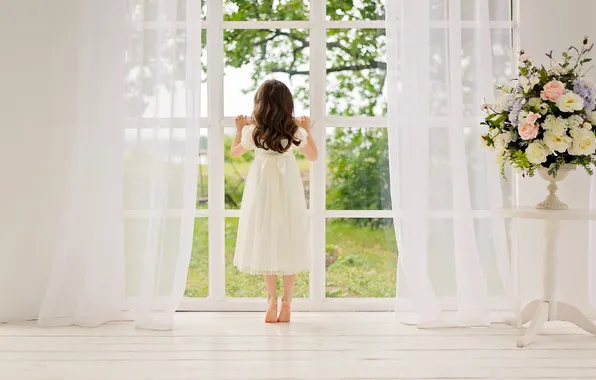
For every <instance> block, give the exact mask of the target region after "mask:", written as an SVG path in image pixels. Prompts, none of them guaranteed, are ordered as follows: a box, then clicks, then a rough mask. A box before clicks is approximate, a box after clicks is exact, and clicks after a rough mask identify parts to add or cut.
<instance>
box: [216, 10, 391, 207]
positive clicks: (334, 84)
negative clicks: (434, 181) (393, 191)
mask: <svg viewBox="0 0 596 380" xmlns="http://www.w3.org/2000/svg"><path fill="white" fill-rule="evenodd" d="M358 3H359V4H357V6H355V4H354V1H346V0H330V1H327V14H328V16H329V18H330V19H332V20H362V19H368V20H376V19H383V18H384V13H385V10H384V6H383V2H382V1H381V0H363V1H360V2H358ZM226 7H227V9H228V11H227V12H226V16H225V17H226V20H230V21H242V20H303V19H307V18H308V6H306V5H305V3H304V2H303V1H302V0H285V1H283V0H282V1H272V0H264V1H247V0H228V1H226ZM384 37H385V30H384V29H380V30H378V29H330V30H328V34H327V57H328V66H327V74H328V78H329V81H328V88H327V104H328V108H329V113H330V114H332V115H342V116H379V115H383V114H385V113H386V102H385V99H384V96H383V89H384V86H385V78H386V74H387V71H386V64H385V62H384V49H385V39H384ZM224 40H225V41H224V42H225V59H226V65H227V66H231V67H235V68H240V67H244V66H247V65H250V66H251V67H252V69H253V71H252V72H251V78H252V86H251V87H250V88H246V89H243V90H244V91H246V92H252V91H254V90H255V89H256V87H257V86H258V85H259V84H260V82H261V81H262V80H263V78H265V77H266V76H267V75H269V74H271V73H283V74H286V75H287V76H288V77H289V78H290V79H292V78H294V77H304V78H305V79H306V81H305V82H304V85H301V86H295V87H294V97H295V100H296V102H298V103H299V104H301V105H302V107H303V108H308V106H309V95H308V75H309V47H310V41H309V34H308V31H307V30H296V29H292V30H279V29H275V30H262V29H256V30H255V29H250V30H240V29H235V30H228V31H226V32H225V34H224ZM229 143H231V140H230V141H227V142H226V147H225V149H226V163H230V164H231V165H237V163H238V161H235V160H234V159H232V158H231V157H229V153H228V152H229ZM327 153H328V166H329V173H330V176H329V182H330V188H329V191H328V195H327V207H328V208H330V209H343V210H346V209H368V210H374V209H388V208H389V205H390V195H389V168H388V152H387V132H386V130H382V129H360V128H337V130H336V132H335V133H334V135H333V136H332V137H331V138H329V139H328V142H327ZM230 169H231V170H232V173H229V174H226V202H228V205H229V206H232V207H235V205H234V204H235V203H237V200H238V199H240V198H241V194H242V188H243V185H242V179H241V175H240V173H238V172H237V171H236V170H235V167H233V166H232V167H230Z"/></svg>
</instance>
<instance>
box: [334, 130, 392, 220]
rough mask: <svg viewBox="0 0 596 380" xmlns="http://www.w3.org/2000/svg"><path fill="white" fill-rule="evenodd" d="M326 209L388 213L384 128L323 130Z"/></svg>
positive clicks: (389, 195) (387, 166)
mask: <svg viewBox="0 0 596 380" xmlns="http://www.w3.org/2000/svg"><path fill="white" fill-rule="evenodd" d="M326 133H327V209H328V210H390V209H391V192H390V188H389V147H388V140H387V129H386V128H356V127H354V128H351V127H350V128H339V127H338V128H327V131H326Z"/></svg>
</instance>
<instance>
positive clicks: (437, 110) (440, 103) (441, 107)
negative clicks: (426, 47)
mask: <svg viewBox="0 0 596 380" xmlns="http://www.w3.org/2000/svg"><path fill="white" fill-rule="evenodd" d="M447 40H448V37H447V29H445V28H433V29H430V86H431V91H430V105H429V107H430V115H431V116H448V115H449V73H448V67H449V66H448V65H449V56H448V54H447Z"/></svg>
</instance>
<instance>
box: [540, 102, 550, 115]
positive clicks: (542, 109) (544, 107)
mask: <svg viewBox="0 0 596 380" xmlns="http://www.w3.org/2000/svg"><path fill="white" fill-rule="evenodd" d="M548 110H549V109H548V104H546V103H542V104H541V105H540V113H541V114H542V115H546V114H547V113H548Z"/></svg>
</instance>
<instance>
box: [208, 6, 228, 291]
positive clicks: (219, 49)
mask: <svg viewBox="0 0 596 380" xmlns="http://www.w3.org/2000/svg"><path fill="white" fill-rule="evenodd" d="M207 19H208V20H209V26H208V27H207V48H208V49H209V54H208V55H207V89H208V94H209V103H208V107H209V149H208V151H207V157H208V158H207V159H208V167H209V174H208V175H209V185H208V194H209V205H208V210H209V211H208V213H209V297H210V298H211V299H213V300H215V301H223V300H224V299H225V295H226V292H225V265H226V263H225V217H224V208H225V202H224V194H225V187H224V172H225V168H224V130H223V128H222V126H221V119H222V118H223V88H224V86H223V76H224V72H223V71H224V69H223V61H224V47H223V43H224V42H223V41H224V40H223V26H222V21H223V0H219V1H211V2H209V7H207Z"/></svg>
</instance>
